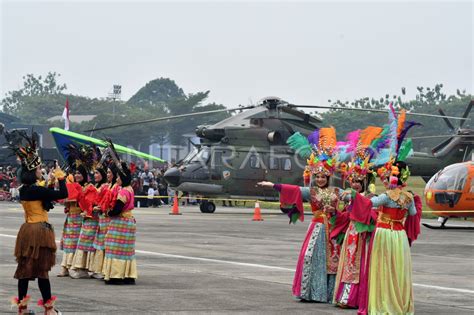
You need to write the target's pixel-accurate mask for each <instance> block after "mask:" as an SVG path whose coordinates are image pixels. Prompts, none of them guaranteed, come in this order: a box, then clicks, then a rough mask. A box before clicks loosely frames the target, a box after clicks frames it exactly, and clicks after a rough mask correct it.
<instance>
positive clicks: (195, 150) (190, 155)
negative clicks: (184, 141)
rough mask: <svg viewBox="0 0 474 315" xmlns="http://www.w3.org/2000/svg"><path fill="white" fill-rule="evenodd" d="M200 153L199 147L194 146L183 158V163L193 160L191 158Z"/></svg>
mask: <svg viewBox="0 0 474 315" xmlns="http://www.w3.org/2000/svg"><path fill="white" fill-rule="evenodd" d="M197 153H198V149H197V148H196V147H193V149H192V150H191V151H190V152H189V153H188V155H186V157H185V158H184V159H183V162H182V163H183V164H186V163H188V162H189V161H191V159H192V158H193V157H194V156H195V155H196V154H197Z"/></svg>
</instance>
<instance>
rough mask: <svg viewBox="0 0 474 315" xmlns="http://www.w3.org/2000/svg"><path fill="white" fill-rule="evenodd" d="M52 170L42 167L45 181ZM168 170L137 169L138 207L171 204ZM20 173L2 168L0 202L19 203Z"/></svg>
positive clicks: (14, 169) (133, 183)
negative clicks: (167, 180) (165, 174)
mask: <svg viewBox="0 0 474 315" xmlns="http://www.w3.org/2000/svg"><path fill="white" fill-rule="evenodd" d="M49 164H51V165H49ZM52 168H53V164H52V163H45V164H43V165H42V174H43V180H44V181H47V179H48V176H49V175H48V174H49V173H50V170H51V169H52ZM166 169H167V166H166V165H165V166H162V167H157V168H148V167H147V166H145V167H143V166H138V167H137V168H136V171H135V173H134V174H132V176H133V180H132V187H133V190H134V192H135V196H136V198H135V206H136V207H161V206H162V205H168V204H169V203H170V200H168V196H172V195H173V194H174V191H172V190H170V189H169V188H168V184H167V183H166V181H165V180H164V178H163V175H164V173H165V171H166ZM18 171H19V167H18V165H2V166H0V201H14V202H16V201H18V197H19V192H18V188H19V186H20V183H19V181H18V178H19V177H20V176H19V174H18ZM171 203H172V200H171Z"/></svg>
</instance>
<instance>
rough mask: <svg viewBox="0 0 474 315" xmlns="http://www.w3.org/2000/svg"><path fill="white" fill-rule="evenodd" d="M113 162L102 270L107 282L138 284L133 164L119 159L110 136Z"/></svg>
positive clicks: (109, 152) (109, 142)
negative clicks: (113, 170)
mask: <svg viewBox="0 0 474 315" xmlns="http://www.w3.org/2000/svg"><path fill="white" fill-rule="evenodd" d="M107 152H108V155H109V156H110V157H111V161H112V163H111V166H110V167H114V168H116V174H117V178H116V186H115V187H117V189H116V190H114V189H115V188H114V187H113V188H112V189H111V191H112V192H114V191H115V192H116V194H113V196H112V199H113V200H112V203H111V206H110V208H109V209H107V216H108V217H109V218H110V222H109V224H108V227H107V234H106V236H105V243H104V248H105V258H104V261H103V272H104V279H105V283H106V284H135V279H136V278H137V263H136V260H135V231H136V223H135V218H134V217H133V215H132V210H133V208H134V198H135V197H134V192H133V189H132V187H131V186H130V185H131V182H132V172H133V171H134V165H133V164H131V165H130V168H129V167H128V165H127V163H125V162H123V161H120V157H119V155H118V154H117V152H116V150H115V147H114V145H113V143H112V141H110V140H108V151H107Z"/></svg>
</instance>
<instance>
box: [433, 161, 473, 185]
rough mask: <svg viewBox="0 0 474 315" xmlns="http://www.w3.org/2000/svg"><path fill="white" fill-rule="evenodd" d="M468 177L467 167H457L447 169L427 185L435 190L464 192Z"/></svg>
mask: <svg viewBox="0 0 474 315" xmlns="http://www.w3.org/2000/svg"><path fill="white" fill-rule="evenodd" d="M467 175H468V170H467V167H465V166H464V165H456V166H452V167H448V168H446V169H445V170H444V171H442V172H440V173H438V174H437V175H436V176H434V177H433V179H432V180H430V182H429V183H428V184H431V185H427V186H429V187H430V188H431V189H435V190H459V191H460V190H463V189H464V185H465V184H466V179H467Z"/></svg>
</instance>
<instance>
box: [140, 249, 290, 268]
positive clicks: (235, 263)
mask: <svg viewBox="0 0 474 315" xmlns="http://www.w3.org/2000/svg"><path fill="white" fill-rule="evenodd" d="M135 252H136V253H139V254H145V255H152V256H161V257H170V258H180V259H189V260H198V261H206V262H214V263H220V264H230V265H237V266H246V267H257V268H266V269H274V270H284V271H294V269H291V268H283V267H276V266H268V265H260V264H251V263H244V262H238V261H230V260H220V259H212V258H203V257H192V256H183V255H173V254H164V253H157V252H149V251H146V250H138V249H137V250H135Z"/></svg>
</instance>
